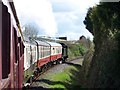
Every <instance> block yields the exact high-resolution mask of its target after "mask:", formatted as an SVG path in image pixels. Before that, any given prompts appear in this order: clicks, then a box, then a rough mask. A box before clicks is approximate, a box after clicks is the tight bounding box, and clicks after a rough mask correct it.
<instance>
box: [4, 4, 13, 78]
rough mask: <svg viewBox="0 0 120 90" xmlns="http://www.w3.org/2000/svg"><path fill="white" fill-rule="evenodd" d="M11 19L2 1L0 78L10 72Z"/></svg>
mask: <svg viewBox="0 0 120 90" xmlns="http://www.w3.org/2000/svg"><path fill="white" fill-rule="evenodd" d="M10 26H11V21H10V14H9V13H8V8H7V7H6V6H5V5H3V3H2V79H5V78H7V77H8V74H9V73H10V43H11V42H10V39H11V38H10V35H11V33H10V32H11V28H10Z"/></svg>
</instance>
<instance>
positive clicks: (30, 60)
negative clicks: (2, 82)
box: [23, 39, 38, 86]
mask: <svg viewBox="0 0 120 90" xmlns="http://www.w3.org/2000/svg"><path fill="white" fill-rule="evenodd" d="M24 46H25V48H24V81H23V85H25V86H26V85H27V83H30V82H31V81H32V78H33V77H32V76H33V72H34V71H35V70H36V63H37V59H38V53H37V52H38V49H37V48H38V47H37V43H36V42H35V41H33V40H29V39H27V40H25V42H24Z"/></svg>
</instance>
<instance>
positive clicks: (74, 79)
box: [49, 62, 81, 90]
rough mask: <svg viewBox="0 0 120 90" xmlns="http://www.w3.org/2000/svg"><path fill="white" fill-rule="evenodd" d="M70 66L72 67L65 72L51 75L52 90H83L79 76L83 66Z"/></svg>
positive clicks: (50, 85) (71, 64)
mask: <svg viewBox="0 0 120 90" xmlns="http://www.w3.org/2000/svg"><path fill="white" fill-rule="evenodd" d="M80 63H81V62H80ZM68 64H70V66H68V68H66V69H65V70H64V71H63V72H59V73H57V74H52V75H50V78H51V79H50V80H51V81H50V84H49V87H50V88H53V89H56V88H57V89H60V90H61V89H62V90H79V89H80V88H81V86H80V83H79V75H78V73H79V70H80V68H81V65H80V64H73V63H68Z"/></svg>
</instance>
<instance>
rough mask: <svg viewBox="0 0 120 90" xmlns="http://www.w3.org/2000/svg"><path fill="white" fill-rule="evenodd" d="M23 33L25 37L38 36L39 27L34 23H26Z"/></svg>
mask: <svg viewBox="0 0 120 90" xmlns="http://www.w3.org/2000/svg"><path fill="white" fill-rule="evenodd" d="M23 35H24V37H25V38H29V37H32V38H36V37H37V35H38V29H37V27H35V25H33V24H27V25H25V30H24V31H23Z"/></svg>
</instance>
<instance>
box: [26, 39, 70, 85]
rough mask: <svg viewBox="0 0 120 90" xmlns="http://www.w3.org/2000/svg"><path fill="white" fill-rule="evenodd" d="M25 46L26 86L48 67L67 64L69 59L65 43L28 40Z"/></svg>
mask: <svg viewBox="0 0 120 90" xmlns="http://www.w3.org/2000/svg"><path fill="white" fill-rule="evenodd" d="M24 46H25V48H24V86H27V85H28V84H30V83H32V81H33V80H34V78H35V77H36V76H37V75H39V73H41V72H43V71H44V70H45V69H46V68H47V67H49V66H51V65H53V64H57V63H62V62H65V60H66V59H67V58H68V55H67V46H66V45H65V44H64V43H56V42H49V41H46V40H27V41H25V43H24Z"/></svg>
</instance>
